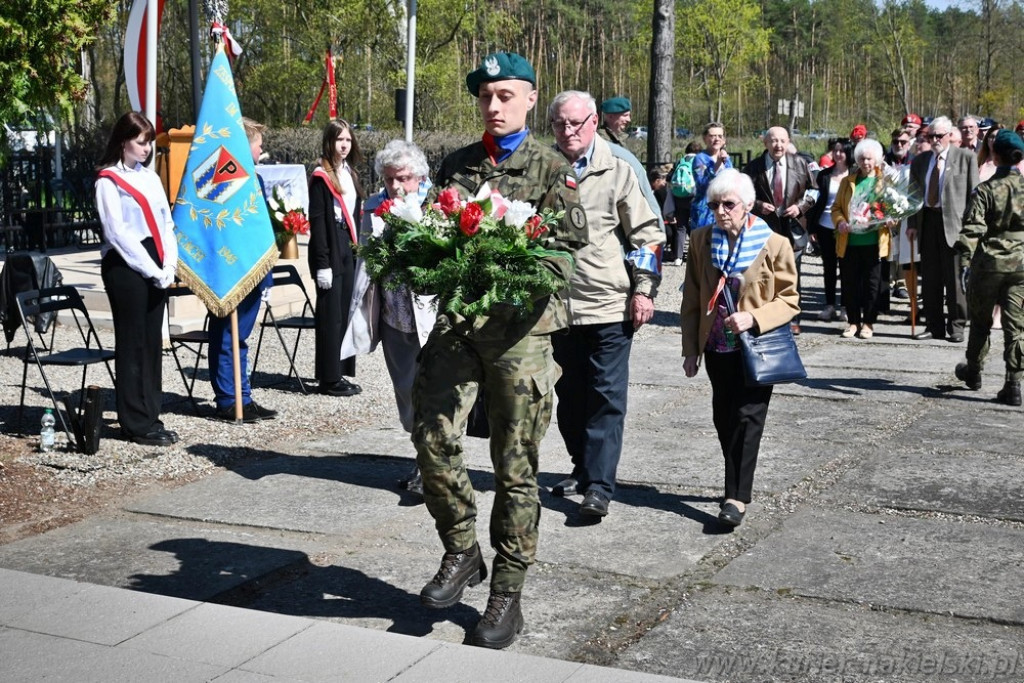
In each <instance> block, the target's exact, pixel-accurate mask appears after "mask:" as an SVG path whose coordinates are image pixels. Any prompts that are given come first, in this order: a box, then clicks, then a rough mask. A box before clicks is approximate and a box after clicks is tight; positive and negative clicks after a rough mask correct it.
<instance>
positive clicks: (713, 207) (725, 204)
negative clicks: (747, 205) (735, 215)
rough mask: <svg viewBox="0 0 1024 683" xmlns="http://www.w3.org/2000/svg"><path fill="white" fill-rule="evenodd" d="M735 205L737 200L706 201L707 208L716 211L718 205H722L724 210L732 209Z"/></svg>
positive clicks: (737, 203) (737, 204)
mask: <svg viewBox="0 0 1024 683" xmlns="http://www.w3.org/2000/svg"><path fill="white" fill-rule="evenodd" d="M737 206H739V202H708V208H709V209H711V210H712V211H718V207H722V208H723V209H725V210H726V211H732V210H733V209H735V208H736V207H737Z"/></svg>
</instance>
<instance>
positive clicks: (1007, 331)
mask: <svg viewBox="0 0 1024 683" xmlns="http://www.w3.org/2000/svg"><path fill="white" fill-rule="evenodd" d="M996 304H999V306H1000V307H1001V308H1002V320H1003V344H1004V349H1003V360H1004V361H1005V362H1006V379H1007V380H1012V381H1016V382H1019V381H1020V380H1021V376H1022V375H1024V272H1016V273H991V272H977V273H976V272H973V271H972V272H971V281H970V284H969V286H968V288H967V310H968V311H970V317H971V331H970V335H969V336H968V338H967V365H968V366H969V367H971V368H972V369H975V368H976V369H978V370H979V371H980V370H981V369H982V368H983V367H984V366H985V357H986V356H987V355H988V347H989V334H990V331H991V329H992V307H993V306H995V305H996Z"/></svg>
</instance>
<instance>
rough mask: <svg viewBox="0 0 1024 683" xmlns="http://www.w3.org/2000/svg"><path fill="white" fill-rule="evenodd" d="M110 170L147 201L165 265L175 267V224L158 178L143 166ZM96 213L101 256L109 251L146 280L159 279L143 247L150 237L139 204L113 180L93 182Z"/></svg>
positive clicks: (118, 166) (151, 260) (120, 163)
mask: <svg viewBox="0 0 1024 683" xmlns="http://www.w3.org/2000/svg"><path fill="white" fill-rule="evenodd" d="M110 170H111V171H113V172H114V173H116V174H117V175H119V176H121V177H122V178H124V179H125V180H126V181H127V182H128V184H130V185H131V186H132V187H134V188H135V189H137V190H138V191H139V192H140V193H141V194H142V196H143V197H145V198H146V199H148V200H149V206H150V208H151V209H152V210H153V217H154V218H155V219H156V225H157V229H158V230H159V231H160V239H161V241H162V244H163V249H164V264H165V265H169V266H174V267H176V266H177V264H178V243H177V241H176V240H175V238H174V221H173V220H172V218H171V207H170V205H169V204H168V203H167V195H165V194H164V187H163V184H162V183H161V182H160V176H158V175H157V174H156V173H154V172H153V171H151V170H149V169H147V168H146V167H145V166H143V165H142V164H137V165H136V166H135V167H134V168H128V167H127V166H125V165H124V163H123V162H118V163H117V164H115V165H113V166H111V167H110ZM96 210H97V212H98V213H99V217H100V222H101V223H102V224H103V240H104V244H103V249H102V252H101V253H102V255H103V256H106V254H107V252H109V251H110V250H111V249H114V250H115V251H117V253H118V254H120V255H121V257H122V258H123V259H124V260H125V263H127V264H128V267H129V268H131V269H132V270H134V271H136V272H137V273H139V274H140V275H142V276H143V277H146V278H157V277H159V276H160V274H161V272H160V268H159V267H158V266H157V264H156V263H155V262H154V261H153V259H152V258H151V257H150V255H149V254H148V253H147V252H146V250H145V248H143V246H142V241H143V240H144V239H146V238H147V237H151V235H150V232H149V226H148V225H146V218H145V216H144V215H143V213H142V208H141V207H140V206H139V204H138V202H136V201H135V199H134V198H132V196H131V195H130V194H128V193H127V192H125V191H124V190H122V189H121V188H120V187H119V186H118V185H116V184H115V183H114V181H112V180H108V179H106V178H97V179H96Z"/></svg>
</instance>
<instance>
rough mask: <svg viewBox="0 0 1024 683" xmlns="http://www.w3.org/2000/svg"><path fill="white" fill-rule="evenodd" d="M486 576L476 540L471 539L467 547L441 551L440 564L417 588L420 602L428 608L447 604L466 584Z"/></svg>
mask: <svg viewBox="0 0 1024 683" xmlns="http://www.w3.org/2000/svg"><path fill="white" fill-rule="evenodd" d="M486 578H487V565H486V564H485V563H484V558H483V555H482V554H481V553H480V544H479V543H474V544H473V547H472V548H469V549H468V550H462V551H459V552H457V553H445V554H444V557H442V558H441V568H440V569H438V570H437V574H435V575H434V578H433V580H432V581H431V582H430V583H428V584H427V585H426V586H424V587H423V590H421V591H420V602H421V603H423V606H424V607H430V608H431V609H441V608H443V607H451V606H452V605H454V604H455V603H457V602H458V601H459V600H461V599H462V591H463V590H465V588H466V586H475V585H477V584H478V583H480V582H481V581H483V580H484V579H486Z"/></svg>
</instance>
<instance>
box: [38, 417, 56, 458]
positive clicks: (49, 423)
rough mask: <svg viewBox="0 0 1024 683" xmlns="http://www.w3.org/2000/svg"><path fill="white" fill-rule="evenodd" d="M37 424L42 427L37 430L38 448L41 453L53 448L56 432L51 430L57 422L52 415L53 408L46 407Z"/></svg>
mask: <svg viewBox="0 0 1024 683" xmlns="http://www.w3.org/2000/svg"><path fill="white" fill-rule="evenodd" d="M39 424H40V425H42V429H40V430H39V450H40V451H42V452H43V453H49V452H50V451H52V450H53V446H54V442H55V441H56V437H57V433H56V432H55V431H54V430H53V426H54V425H55V424H57V419H56V418H55V417H54V416H53V410H51V409H50V408H47V409H46V412H45V413H43V419H42V420H40V421H39Z"/></svg>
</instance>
